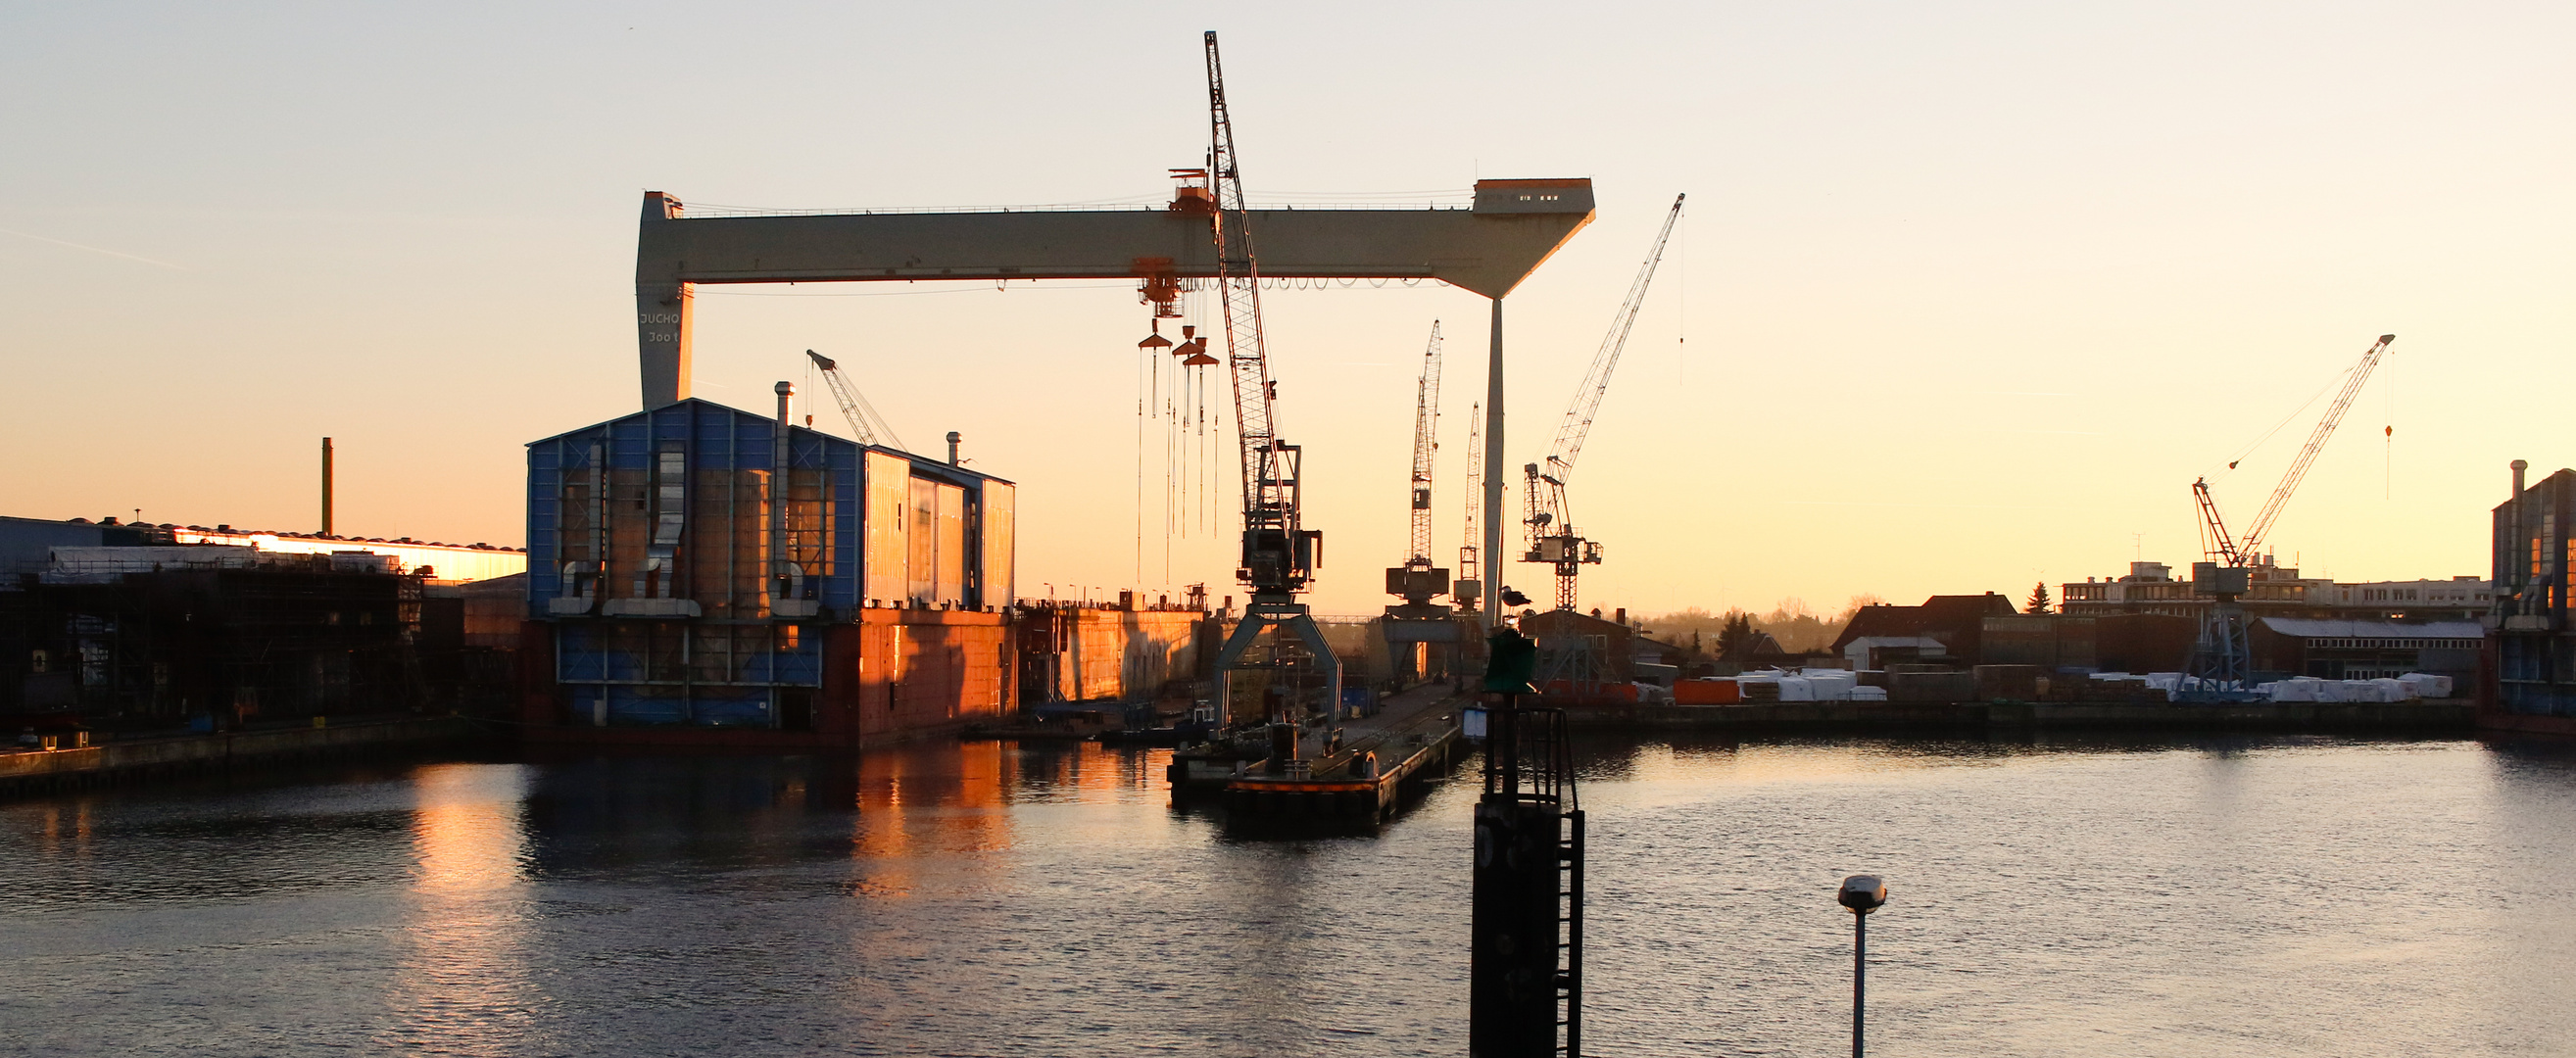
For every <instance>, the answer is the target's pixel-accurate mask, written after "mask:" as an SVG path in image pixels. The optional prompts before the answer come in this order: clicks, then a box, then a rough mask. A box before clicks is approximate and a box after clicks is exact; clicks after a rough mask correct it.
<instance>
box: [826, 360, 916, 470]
mask: <svg viewBox="0 0 2576 1058" xmlns="http://www.w3.org/2000/svg"><path fill="white" fill-rule="evenodd" d="M805 355H806V356H808V357H811V358H813V360H814V366H815V367H818V368H821V369H822V371H823V384H824V385H826V386H829V387H831V389H832V399H833V400H836V401H839V402H840V405H841V414H842V416H844V417H846V418H848V419H849V420H850V433H851V435H852V436H854V437H856V438H858V442H859V443H860V444H863V445H885V446H888V447H890V448H897V449H902V448H903V439H902V438H900V437H896V436H895V435H894V427H892V426H888V425H886V421H885V416H882V415H879V414H877V410H876V408H875V407H874V406H872V405H870V404H869V403H868V399H867V398H866V397H862V396H860V395H859V391H857V390H855V389H852V388H850V381H849V380H848V379H846V378H842V377H841V366H840V365H839V364H836V363H834V362H833V361H832V358H831V357H828V356H824V355H823V354H821V353H818V352H815V351H814V350H811V349H808V350H805ZM905 450H906V451H909V449H905Z"/></svg>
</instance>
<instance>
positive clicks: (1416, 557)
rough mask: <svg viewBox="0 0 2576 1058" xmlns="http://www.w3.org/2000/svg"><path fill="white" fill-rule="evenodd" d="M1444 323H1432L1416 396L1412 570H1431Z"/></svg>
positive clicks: (1410, 564)
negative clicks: (1433, 466)
mask: <svg viewBox="0 0 2576 1058" xmlns="http://www.w3.org/2000/svg"><path fill="white" fill-rule="evenodd" d="M1439 426H1440V321H1438V320H1433V321H1431V345H1430V347H1429V348H1427V349H1424V350H1423V352H1422V378H1421V380H1420V381H1419V382H1417V383H1415V384H1414V397H1413V489H1412V493H1413V495H1412V499H1413V554H1412V557H1410V558H1407V559H1405V560H1404V564H1405V565H1406V566H1407V567H1409V568H1416V569H1430V568H1431V464H1432V459H1433V457H1434V456H1436V455H1437V454H1438V453H1439V451H1440V440H1439Z"/></svg>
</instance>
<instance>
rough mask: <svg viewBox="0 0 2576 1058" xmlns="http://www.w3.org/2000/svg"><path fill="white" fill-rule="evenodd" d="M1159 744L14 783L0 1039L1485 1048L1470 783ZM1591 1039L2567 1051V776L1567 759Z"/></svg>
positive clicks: (2264, 1051) (2, 858) (2481, 760)
mask: <svg viewBox="0 0 2576 1058" xmlns="http://www.w3.org/2000/svg"><path fill="white" fill-rule="evenodd" d="M1164 759H1165V757H1164V754H1162V753H1159V752H1152V751H1117V750H1104V749H1102V748H1100V747H1096V746H1081V747H1030V748H1026V749H1020V748H1014V747H1006V746H996V745H990V744H984V745H963V746H952V745H943V746H927V747H920V748H912V749H905V750H899V751H891V752H886V753H879V754H873V755H870V756H868V757H866V758H864V759H863V760H861V761H859V762H858V763H857V764H856V765H855V766H853V765H852V764H851V763H850V762H847V761H839V762H834V761H828V760H819V759H808V758H762V757H733V758H706V759H636V758H626V759H611V760H576V761H566V762H559V763H542V764H536V763H440V764H428V765H421V766H406V767H387V768H378V769H373V770H366V771H344V772H334V773H329V774H317V775H311V776H306V777H303V778H300V779H298V780H295V781H292V782H278V783H272V784H267V785H256V786H232V787H225V786H190V787H162V788H155V789H146V790H128V791H116V792H110V793H102V794H93V795H84V796H76V797H62V798H55V799H49V800H42V801H32V802H17V803H13V804H7V805H0V953H5V954H0V1027H5V1030H6V1032H5V1035H0V1053H9V1054H41V1055H77V1054H120V1055H121V1054H164V1053H178V1052H188V1053H213V1054H318V1053H351V1052H357V1053H372V1052H418V1053H433V1054H464V1055H486V1054H488V1055H505V1054H506V1055H534V1054H567V1055H570V1054H579V1055H633V1054H787V1053H809V1052H832V1053H848V1054H907V1055H908V1054H975V1055H981V1054H1012V1055H1018V1054H1150V1053H1174V1054H1188V1055H1235V1054H1240V1055H1265V1056H1276V1055H1304V1054H1323V1055H1412V1054H1441V1055H1458V1054H1463V1053H1464V1052H1465V1049H1466V1048H1465V1040H1464V1029H1463V1026H1464V1021H1465V1014H1466V981H1465V974H1466V955H1465V938H1466V932H1467V905H1466V886H1467V871H1466V867H1467V855H1468V842H1469V829H1468V822H1467V820H1468V812H1469V806H1470V804H1471V803H1472V801H1473V799H1474V795H1475V792H1476V791H1475V789H1474V787H1473V784H1472V783H1471V782H1466V783H1453V784H1450V785H1448V786H1445V787H1441V788H1438V789H1436V790H1435V791H1434V792H1433V793H1432V794H1431V796H1430V797H1429V798H1428V799H1427V800H1426V801H1425V802H1424V803H1422V804H1421V805H1420V806H1418V807H1416V808H1415V809H1413V810H1412V811H1410V812H1409V813H1407V814H1406V815H1405V816H1403V817H1402V818H1400V819H1399V820H1398V821H1396V822H1395V823H1394V824H1392V825H1390V826H1388V827H1387V828H1385V829H1384V831H1383V832H1381V833H1379V834H1377V835H1374V836H1365V837H1347V838H1333V839H1316V840H1307V841H1297V842H1277V841H1251V840H1241V839H1237V838H1232V837H1229V836H1228V835H1227V833H1226V832H1225V830H1224V829H1223V828H1222V827H1221V826H1219V825H1217V824H1216V823H1215V822H1214V821H1212V820H1210V819H1209V818H1207V817H1206V816H1204V815H1200V814H1194V813H1190V812H1186V811H1178V810H1175V809H1173V808H1171V807H1170V806H1169V804H1168V797H1167V794H1166V793H1165V791H1164V790H1163V788H1162V782H1161V779H1160V775H1161V771H1162V763H1163V760H1164ZM1587 761H1588V762H1587V764H1586V765H1585V772H1584V785H1583V788H1582V794H1583V799H1584V805H1585V807H1586V808H1587V809H1589V810H1590V815H1591V837H1592V855H1591V860H1590V876H1589V877H1590V884H1591V890H1592V903H1591V910H1590V918H1589V927H1588V937H1589V941H1590V943H1589V946H1588V948H1587V953H1586V955H1587V959H1586V961H1587V968H1588V970H1589V971H1590V982H1589V985H1588V1000H1589V1001H1588V1003H1587V1008H1586V1028H1587V1034H1586V1039H1587V1044H1588V1046H1587V1047H1586V1050H1587V1051H1588V1052H1590V1053H1593V1054H1598V1055H1608V1056H1618V1055H1713V1054H1730V1055H1732V1054H1798V1055H1821V1054H1831V1053H1837V1052H1839V1051H1840V1050H1841V1049H1842V1048H1845V1047H1847V1046H1848V1044H1847V1043H1846V1036H1845V1035H1844V1034H1845V1033H1846V1032H1847V1030H1848V1022H1847V1021H1846V1020H1845V1019H1846V1018H1847V1016H1848V1014H1847V1011H1848V1007H1847V1003H1848V997H1849V992H1848V988H1849V976H1848V975H1849V973H1850V949H1849V947H1848V945H1849V943H1850V932H1849V931H1850V920H1849V917H1848V916H1847V915H1846V914H1845V913H1844V912H1842V911H1840V910H1839V909H1838V908H1836V907H1834V906H1833V904H1832V895H1831V894H1832V887H1833V885H1834V883H1835V882H1836V881H1837V880H1838V879H1839V878H1840V877H1841V876H1842V875H1844V874H1846V873H1853V872H1858V871H1872V872H1876V873H1881V874H1884V875H1886V876H1887V877H1888V880H1889V885H1890V889H1891V903H1890V905H1889V907H1888V908H1887V909H1886V910H1885V911H1882V912H1880V913H1879V914H1878V915H1877V916H1875V917H1874V918H1873V919H1872V922H1871V930H1870V939H1871V954H1872V960H1871V962H1872V968H1871V971H1870V972H1871V998H1872V1037H1873V1046H1872V1051H1873V1053H1878V1054H1887V1055H1976V1056H1978V1058H1990V1056H2002V1055H2061V1054H2075V1053H2084V1054H2106V1055H2107V1054H2118V1055H2192V1056H2203V1055H2337V1056H2342V1055H2410V1056H2411V1055H2424V1054H2475V1055H2525V1054H2530V1055H2540V1054H2551V1055H2556V1054H2568V1053H2576V1042H2571V1041H2576V1014H2571V1012H2570V1010H2571V1005H2570V1004H2569V1003H2568V1002H2567V995H2568V989H2569V985H2568V984H2567V982H2568V981H2569V980H2570V979H2571V978H2576V927H2571V926H2570V925H2569V923H2568V921H2567V920H2568V912H2569V910H2570V909H2569V906H2568V898H2567V897H2566V895H2565V891H2566V889H2567V887H2568V884H2569V880H2570V879H2571V878H2576V852H2571V849H2570V837H2571V836H2576V755H2570V754H2567V753H2564V752H2562V751H2553V750H2545V749H2533V748H2498V747H2491V746H2485V745H2481V744H2478V743H2470V742H2438V743H2371V742H2342V741H2327V740H2277V741H2264V742H2231V743H2223V744H2222V743H2209V744H2199V743H2161V742H2160V743H2149V744H2105V743H2078V744H2068V745H2046V746H2033V745H2028V744H2022V745H2000V744H1989V743H1933V742H1897V743H1890V742H1772V743H1743V744H1736V743H1719V742H1711V743H1705V744H1693V743H1688V742H1683V743H1668V742H1660V741H1641V742H1630V741H1618V740H1603V741H1599V742H1597V743H1595V744H1594V745H1592V746H1591V747H1590V752H1589V754H1588V758H1587Z"/></svg>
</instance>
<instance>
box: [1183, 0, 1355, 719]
mask: <svg viewBox="0 0 2576 1058" xmlns="http://www.w3.org/2000/svg"><path fill="white" fill-rule="evenodd" d="M1204 41H1205V45H1206V54H1207V83H1208V165H1207V187H1206V188H1205V189H1203V190H1202V189H1195V188H1184V189H1182V192H1181V193H1180V194H1179V195H1177V196H1176V197H1175V198H1174V200H1173V202H1172V209H1173V210H1174V211H1175V212H1188V213H1199V214H1203V215H1205V216H1206V217H1207V219H1208V231H1209V234H1210V237H1211V238H1212V239H1213V241H1214V244H1215V249H1216V273H1217V274H1216V283H1215V285H1216V291H1217V301H1218V303H1219V306H1220V309H1221V311H1220V312H1219V315H1220V316H1222V317H1223V318H1224V320H1225V347H1226V368H1227V371H1228V372H1229V373H1230V374H1231V375H1232V376H1233V379H1234V423H1235V429H1236V431H1237V438H1238V441H1239V446H1238V448H1239V456H1240V459H1241V463H1242V470H1243V554H1242V565H1241V566H1240V567H1238V568H1237V569H1236V570H1235V576H1236V578H1238V579H1240V580H1241V581H1242V582H1243V583H1244V585H1245V586H1246V587H1249V588H1250V589H1252V599H1251V601H1250V602H1249V603H1248V604H1246V605H1245V606H1244V608H1243V620H1242V621H1241V622H1240V623H1238V624H1236V625H1235V626H1234V631H1233V632H1232V633H1230V634H1229V635H1227V636H1226V640H1225V645H1224V646H1223V647H1221V648H1219V649H1218V651H1217V657H1216V671H1217V675H1218V679H1219V681H1220V682H1221V683H1222V682H1223V681H1225V677H1226V674H1227V673H1229V672H1231V671H1232V670H1233V669H1234V668H1235V667H1236V664H1237V663H1238V662H1240V661H1241V660H1242V659H1243V655H1244V653H1245V652H1246V651H1248V650H1250V649H1251V648H1252V645H1253V644H1254V643H1255V642H1257V641H1258V640H1259V639H1260V638H1261V634H1262V633H1263V632H1266V631H1269V630H1272V629H1278V630H1280V631H1281V632H1284V633H1286V634H1289V635H1293V636H1295V637H1296V639H1297V640H1298V642H1300V643H1302V644H1304V646H1305V650H1306V654H1307V657H1308V660H1309V663H1310V664H1311V665H1312V666H1313V667H1314V669H1315V670H1317V671H1318V672H1319V674H1320V675H1321V676H1322V677H1323V684H1324V707H1325V709H1326V711H1327V712H1328V713H1331V714H1334V715H1338V714H1339V712H1340V709H1341V699H1342V676H1341V663H1340V661H1339V659H1338V658H1337V657H1336V656H1335V655H1334V653H1333V648H1332V647H1331V645H1329V644H1327V643H1326V642H1325V641H1324V632H1323V629H1321V628H1318V627H1316V625H1315V618H1314V615H1313V614H1312V613H1311V612H1309V611H1308V610H1307V608H1306V604H1304V603H1301V602H1298V601H1297V596H1298V593H1299V592H1302V591H1304V590H1305V587H1306V582H1307V581H1308V580H1310V579H1312V578H1313V577H1314V575H1315V574H1314V571H1315V567H1316V566H1317V565H1320V564H1321V560H1322V557H1323V555H1322V551H1323V537H1324V534H1323V532H1322V531H1321V530H1315V529H1308V528H1306V527H1305V524H1304V513H1305V512H1304V506H1303V502H1302V496H1301V493H1300V477H1301V475H1300V472H1301V470H1302V468H1303V453H1302V452H1301V450H1300V449H1299V447H1298V446H1297V445H1292V444H1289V443H1287V442H1286V441H1284V440H1282V439H1281V438H1280V437H1279V431H1278V425H1279V408H1278V403H1279V393H1278V386H1277V383H1275V382H1273V381H1271V378H1270V361H1269V357H1268V352H1267V350H1266V348H1265V347H1264V345H1263V342H1262V333H1261V262H1260V258H1259V256H1258V255H1256V254H1255V253H1254V251H1253V243H1252V221H1251V210H1250V208H1249V207H1248V206H1247V205H1246V204H1245V201H1244V194H1243V173H1242V167H1241V162H1240V159H1239V158H1238V156H1237V155H1236V153H1235V144H1234V119H1233V115H1232V114H1231V113H1230V112H1229V111H1228V109H1227V107H1226V100H1225V68H1224V65H1223V63H1222V62H1221V61H1220V60H1219V58H1218V55H1217V45H1216V31H1215V30H1209V31H1207V35H1206V37H1205V38H1204ZM1192 191H1201V192H1202V193H1199V194H1192V193H1191V192H1192ZM1273 665H1274V667H1275V666H1277V665H1278V662H1277V661H1276V660H1274V661H1273ZM1273 719H1274V720H1280V719H1285V720H1291V721H1293V720H1295V719H1297V718H1296V717H1293V716H1290V717H1284V718H1283V717H1273Z"/></svg>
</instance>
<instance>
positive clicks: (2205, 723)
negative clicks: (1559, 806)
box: [1566, 699, 2478, 735]
mask: <svg viewBox="0 0 2576 1058" xmlns="http://www.w3.org/2000/svg"><path fill="white" fill-rule="evenodd" d="M1566 719H1567V721H1568V722H1569V723H1572V724H1575V725H1579V726H1590V727H1622V726H1631V727H1688V728H1718V729H1725V728H1746V729H1760V728H1857V727H1874V726H1966V727H1997V726H2001V727H2167V728H2172V727H2185V728H2196V729H2203V730H2207V729H2222V730H2223V729H2246V730H2258V729H2261V730H2279V729H2302V730H2307V729H2313V730H2389V731H2422V732H2455V733H2458V734H2462V735H2466V734H2468V733H2470V732H2471V731H2472V730H2474V729H2475V728H2476V726H2477V719H2478V716H2477V706H2476V704H2475V703H2473V702H2471V701H2468V700H2466V699H2433V700H2425V701H2413V702H2385V703H2376V702H2230V703H2214V704H2174V703H2139V702H1958V703H1916V702H1765V703H1759V704H1752V705H1720V706H1704V705H1604V706H1586V707H1578V708H1573V709H1569V710H1567V711H1566Z"/></svg>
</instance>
